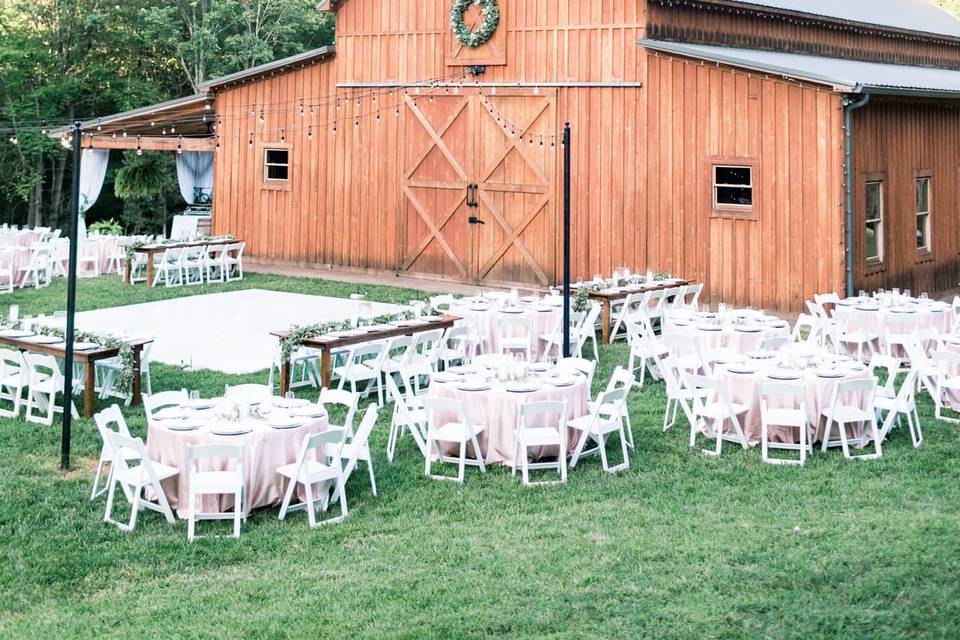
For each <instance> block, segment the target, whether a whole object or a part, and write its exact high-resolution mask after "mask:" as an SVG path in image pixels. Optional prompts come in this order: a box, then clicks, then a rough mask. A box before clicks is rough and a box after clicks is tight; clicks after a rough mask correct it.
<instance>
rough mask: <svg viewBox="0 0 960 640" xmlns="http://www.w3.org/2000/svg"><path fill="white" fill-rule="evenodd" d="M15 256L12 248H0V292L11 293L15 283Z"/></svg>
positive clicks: (15, 253)
mask: <svg viewBox="0 0 960 640" xmlns="http://www.w3.org/2000/svg"><path fill="white" fill-rule="evenodd" d="M16 256H17V252H16V251H14V250H12V249H3V250H0V293H13V287H14V285H15V284H16V280H17V274H16Z"/></svg>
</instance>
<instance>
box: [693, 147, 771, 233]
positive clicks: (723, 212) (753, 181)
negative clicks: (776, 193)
mask: <svg viewBox="0 0 960 640" xmlns="http://www.w3.org/2000/svg"><path fill="white" fill-rule="evenodd" d="M705 166H706V174H707V176H706V181H707V186H708V188H707V189H706V190H705V191H706V194H705V197H706V204H705V206H706V210H707V212H708V213H709V216H710V217H711V218H729V219H734V220H759V219H760V207H761V198H760V185H761V184H762V182H761V173H760V162H759V160H758V159H757V158H753V157H749V156H711V157H708V158H706V163H705ZM721 168H735V169H749V170H750V185H749V187H746V186H745V185H726V184H718V183H717V181H716V179H717V169H721ZM725 186H726V187H731V188H737V189H743V188H749V189H750V194H751V200H752V201H753V204H749V205H746V204H722V203H719V202H717V189H718V188H723V187H725Z"/></svg>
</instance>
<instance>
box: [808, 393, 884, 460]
mask: <svg viewBox="0 0 960 640" xmlns="http://www.w3.org/2000/svg"><path fill="white" fill-rule="evenodd" d="M876 386H877V382H876V380H872V379H871V380H842V381H840V382H838V383H837V385H836V386H835V387H834V389H833V396H832V398H831V400H830V405H829V406H827V407H824V409H823V410H822V411H821V412H820V413H821V415H822V416H823V417H824V418H826V421H827V426H826V428H825V429H824V433H823V443H822V445H821V450H822V451H826V450H827V448H828V447H837V446H839V447H841V448H842V449H843V457H845V458H847V459H848V460H853V459H858V460H872V459H876V458H880V457H881V456H882V455H883V451H882V450H881V446H880V430H879V428H878V427H877V415H876V413H875V411H874V398H875V394H876ZM855 398H864V404H866V408H861V407H860V406H859V405H858V404H857V402H856V399H855ZM857 424H869V425H870V433H871V434H872V436H873V443H874V448H875V452H874V453H871V454H863V455H858V456H854V455H851V454H850V445H854V446H860V447H865V446H866V445H867V443H868V442H869V440H868V434H867V430H866V429H864V430H863V432H862V433H861V435H860V436H852V435H851V436H848V435H847V427H848V426H849V425H857ZM834 425H836V427H837V435H838V436H839V439H834V440H831V436H832V435H833V428H834Z"/></svg>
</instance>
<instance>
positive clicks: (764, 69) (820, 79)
mask: <svg viewBox="0 0 960 640" xmlns="http://www.w3.org/2000/svg"><path fill="white" fill-rule="evenodd" d="M637 44H639V45H640V46H642V47H646V48H647V49H651V50H653V51H660V52H661V53H669V54H671V55H677V56H683V57H686V58H694V59H696V60H704V61H707V62H714V63H716V64H723V65H727V66H731V67H737V68H739V69H747V70H749V71H756V72H758V73H768V74H773V75H778V76H783V77H785V78H792V79H794V80H801V81H804V82H809V83H811V84H819V85H822V86H826V87H830V88H831V89H832V90H833V91H836V92H838V93H857V91H856V89H857V87H858V85H857V83H855V82H850V81H849V80H844V79H842V78H830V77H827V76H823V75H820V74H816V73H808V72H803V71H798V70H797V69H790V68H787V67H779V66H777V65H759V64H754V63H751V62H750V61H748V60H742V59H740V58H737V57H735V56H724V55H705V54H703V53H702V52H697V51H690V50H689V49H687V48H686V47H684V46H683V45H681V44H677V45H674V44H673V43H668V42H662V41H659V40H648V39H646V38H644V39H641V40H638V41H637Z"/></svg>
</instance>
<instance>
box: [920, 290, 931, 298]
mask: <svg viewBox="0 0 960 640" xmlns="http://www.w3.org/2000/svg"><path fill="white" fill-rule="evenodd" d="M920 299H921V300H929V299H930V296H929V295H928V294H927V292H926V291H924V292H923V293H921V294H920Z"/></svg>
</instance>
